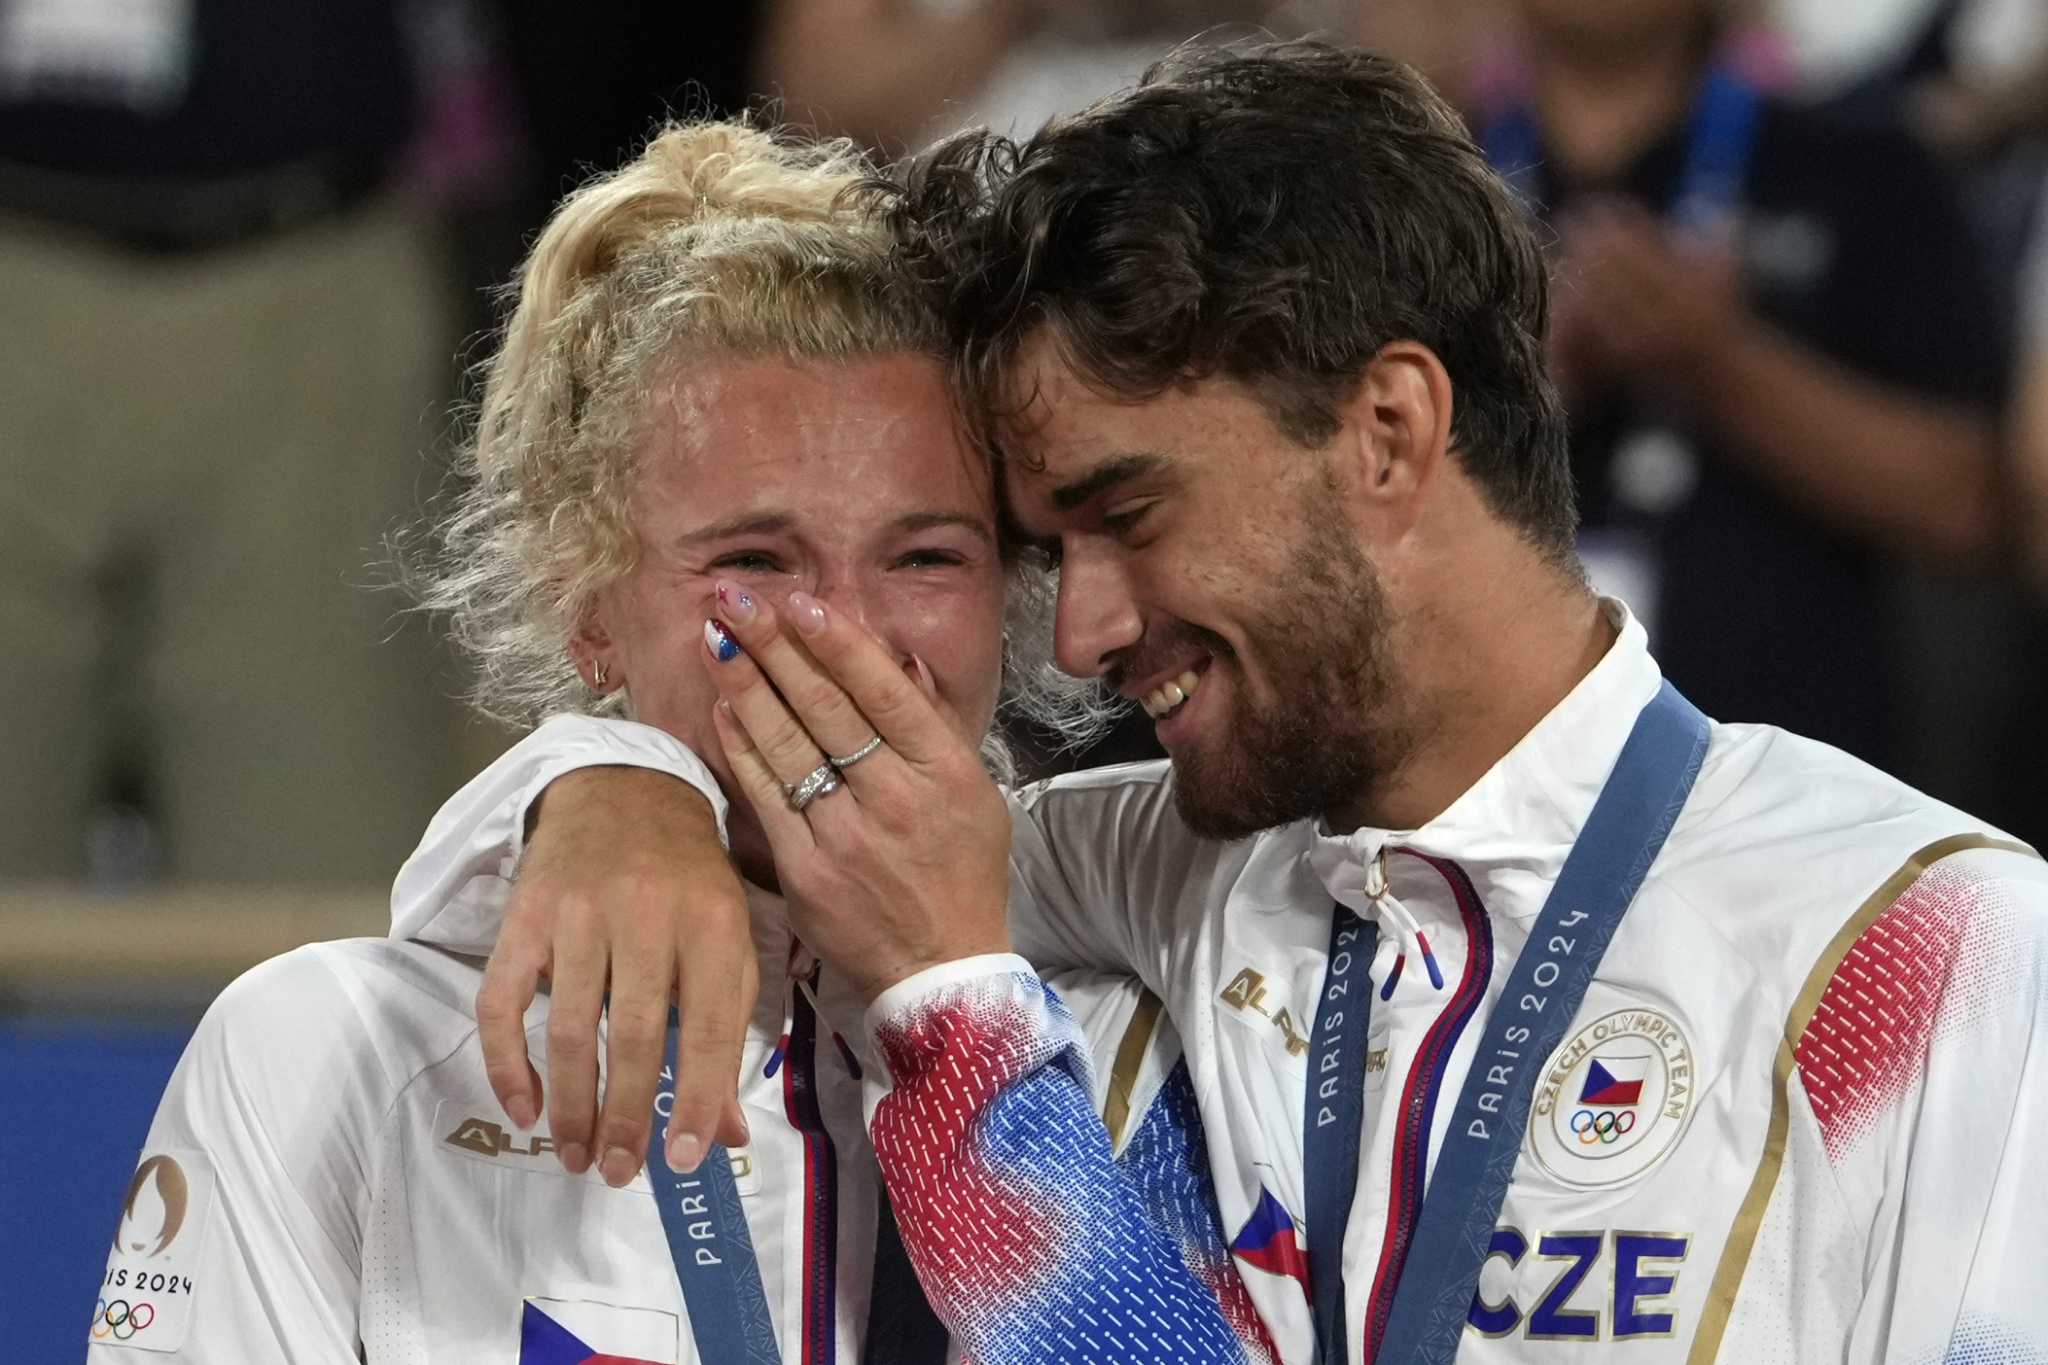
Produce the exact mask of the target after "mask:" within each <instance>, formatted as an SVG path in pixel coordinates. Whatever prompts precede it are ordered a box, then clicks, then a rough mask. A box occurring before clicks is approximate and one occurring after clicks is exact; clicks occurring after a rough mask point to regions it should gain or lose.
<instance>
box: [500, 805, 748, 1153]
mask: <svg viewBox="0 0 2048 1365" xmlns="http://www.w3.org/2000/svg"><path fill="white" fill-rule="evenodd" d="M537 809H544V818H542V819H541V820H540V821H539V822H538V823H537V824H536V825H535V827H534V830H533V835H532V837H531V839H530V840H529V841H528V843H527V847H526V853H525V856H524V857H523V858H522V859H521V861H520V865H519V871H518V874H517V879H516V882H515V884H514V886H513V890H512V897H511V902H510V905H509V907H508V909H507V911H506V917H505V927H504V931H503V933H502V934H501V935H500V936H499V939H498V946H497V950H496V951H495V952H493V953H492V954H491V960H490V963H489V965H488V966H487V967H486V968H485V969H484V982H483V986H482V988H481V989H479V990H478V992H477V997H476V1017H477V1031H478V1034H479V1036H480V1037H481V1039H482V1041H483V1047H484V1067H485V1070H486V1072H487V1074H488V1075H489V1077H490V1081H491V1089H492V1091H493V1092H495V1093H496V1095H497V1097H498V1100H499V1102H500V1103H501V1104H503V1105H504V1107H505V1112H506V1114H507V1115H509V1116H510V1117H511V1119H512V1121H513V1122H514V1123H516V1124H518V1125H519V1126H520V1127H522V1128H524V1127H531V1126H532V1124H533V1123H534V1121H535V1120H536V1119H537V1118H538V1116H539V1113H540V1098H541V1085H540V1077H539V1075H538V1074H537V1073H536V1072H535V1071H534V1069H533V1066H532V1064H531V1062H529V1061H528V1060H527V1055H526V1032H525V1027H526V1026H525V1019H524V1016H525V1013H526V1008H527V1006H528V1005H530V1004H532V1003H533V996H534V990H535V988H536V986H537V985H538V983H539V982H540V981H541V980H542V979H547V980H548V981H550V982H551V987H550V995H551V997H552V999H551V1004H550V1008H549V1011H548V1086H547V1092H546V1094H547V1102H548V1122H549V1127H550V1128H551V1129H552V1131H553V1135H554V1140H555V1152H556V1155H557V1156H558V1157H559V1158H560V1160H561V1162H562V1164H563V1165H564V1166H565V1167H567V1168H568V1169H569V1170H570V1171H572V1172H575V1173H577V1174H579V1175H580V1174H581V1173H582V1172H584V1171H586V1170H588V1169H589V1168H590V1165H591V1163H592V1161H593V1160H595V1161H596V1163H597V1165H598V1168H599V1170H600V1171H602V1172H603V1174H604V1178H605V1181H606V1183H607V1184H610V1185H612V1186H615V1187H616V1186H619V1185H624V1184H625V1183H626V1182H627V1181H629V1180H631V1179H632V1178H633V1175H634V1173H635V1172H637V1171H638V1170H639V1169H640V1163H641V1161H642V1160H643V1159H644V1157H645V1153H646V1151H647V1137H648V1132H649V1129H650V1128H651V1126H652V1111H653V1104H654V1092H655V1088H656V1085H657V1082H658V1081H659V1079H660V1075H661V1069H662V1066H663V1064H664V1063H665V1061H666V1060H667V1059H666V1058H665V1057H664V1056H663V1048H664V1044H665V1042H666V1040H667V1032H668V1008H669V1002H670V1000H671V999H674V1000H675V1001H677V1002H678V1006H679V1020H680V1022H679V1028H678V1038H679V1042H678V1047H677V1051H678V1053H679V1054H680V1056H679V1063H678V1068H677V1074H676V1087H675V1109H674V1110H673V1112H672V1113H671V1115H670V1117H669V1122H668V1131H667V1135H666V1142H667V1150H668V1159H669V1164H670V1165H671V1166H673V1167H675V1168H676V1169H678V1170H693V1169H695V1168H696V1166H697V1163H698V1162H699V1161H701V1160H702V1159H703V1156H704V1152H705V1150H706V1148H707V1147H708V1146H709V1144H710V1143H712V1142H714V1141H715V1142H720V1143H724V1144H727V1145H729V1146H739V1145H742V1144H744V1143H745V1142H746V1141H747V1125H746V1120H745V1118H743V1117H742V1116H741V1113H740V1107H739V1099H738V1086H739V1069H740V1048H741V1046H742V1044H743V1043H744V1041H745V1038H746V1029H747V1019H748V1017H749V1015H750V1014H751V1013H752V1011H753V1008H754V997H755V994H756V993H757V991H758V990H759V989H760V979H759V976H760V973H759V968H758V966H757V964H756V961H755V956H754V941H753V935H752V931H751V928H750V926H749V923H748V912H747V901H746V893H745V891H744V890H743V889H742V887H741V885H740V879H739V875H738V874H737V873H736V872H734V871H733V867H732V861H731V859H730V858H728V857H727V856H726V852H725V849H724V847H723V846H722V845H721V844H720V843H719V841H718V826H717V820H716V817H715V816H714V814H713V813H712V810H711V807H710V804H709V803H708V802H706V801H705V800H704V798H703V797H702V796H701V795H699V794H698V793H697V792H695V791H693V790H692V789H691V788H690V787H689V786H688V785H687V784H685V783H683V782H681V781H679V780H677V779H675V778H673V777H670V776H668V775H666V774H664V773H656V772H649V771H646V770H644V769H639V768H609V767H606V768H586V769H583V770H581V771H578V772H574V773H570V774H567V775H565V776H563V777H561V778H558V779H557V780H556V781H555V782H554V783H553V784H551V785H550V786H549V787H548V789H547V791H546V792H545V793H543V795H542V799H541V801H540V802H538V803H537ZM607 987H609V990H610V996H611V999H610V1005H609V1014H610V1018H611V1024H610V1033H609V1038H608V1043H607V1048H608V1055H607V1068H606V1079H605V1092H604V1109H603V1113H602V1114H599V1113H598V1109H597V1024H598V1016H599V1014H600V1013H602V1012H605V1011H606V1009H607V1006H606V1001H605V995H606V990H607Z"/></svg>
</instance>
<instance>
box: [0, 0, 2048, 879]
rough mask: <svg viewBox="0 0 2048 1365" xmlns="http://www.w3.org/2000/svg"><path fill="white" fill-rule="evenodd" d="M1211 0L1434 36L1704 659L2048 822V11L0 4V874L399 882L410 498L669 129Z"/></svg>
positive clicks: (430, 650) (948, 104) (890, 119)
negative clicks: (580, 225)
mask: <svg viewBox="0 0 2048 1365" xmlns="http://www.w3.org/2000/svg"><path fill="white" fill-rule="evenodd" d="M1219 25H1243V26H1246V27H1247V28H1248V29H1254V28H1255V29H1260V30H1264V31H1268V32H1271V33H1273V34H1277V35H1281V36H1294V35H1299V34H1316V35H1320V36H1326V37H1332V38H1337V39H1341V40H1345V41H1355V42H1361V43H1364V44H1367V45H1370V46H1374V47H1378V48H1380V49H1382V50H1386V51H1390V52H1392V53H1394V54H1395V55H1398V56H1401V57H1404V58H1405V59H1407V60H1409V61H1411V62H1413V63H1415V64H1416V65H1417V66H1419V67H1420V68H1422V70H1423V71H1424V72H1425V73H1426V74H1428V75H1429V76H1430V77H1431V78H1432V79H1433V80H1434V81H1436V83H1437V84H1438V85H1439V86H1440V87H1441V88H1442V89H1443V90H1444V91H1445V92H1446V93H1447V94H1448V95H1449V96H1450V97H1451V98H1452V99H1453V100H1454V101H1455V102H1456V103H1457V104H1458V105H1459V106H1460V107H1461V108H1462V109H1464V110H1465V111H1466V112H1467V115H1468V117H1469V119H1470V121H1471V124H1472V126H1473V129H1474V131H1475V135H1476V136H1478V137H1480V139H1481V141H1482V145H1484V146H1485V147H1486V148H1487V149H1488V151H1489V153H1490V154H1491V155H1493V156H1494V157H1495V159H1496V163H1497V164H1499V165H1500V166H1501V167H1502V169H1503V170H1504V171H1506V172H1508V173H1510V174H1511V175H1512V176H1513V177H1514V179H1515V183H1516V184H1517V185H1518V186H1519V187H1520V188H1521V189H1522V190H1523V191H1524V192H1525V193H1526V194H1527V195H1528V196H1529V199H1530V201H1531V204H1532V207H1533V208H1534V210H1535V211H1536V212H1538V213H1540V214H1541V215H1543V217H1544V218H1545V220H1546V221H1547V223H1548V224H1549V226H1550V240H1551V241H1552V243H1553V246H1554V254H1555V261H1556V269H1557V288H1556V292H1555V295H1554V307H1553V333H1554V335H1553V337H1552V350H1553V359H1554V363H1555V372H1556V374H1557V377H1558V380H1559V382H1560V384H1561V385H1562V386H1563V388H1564V390H1565V392H1566V396H1567V400H1568V403H1569V405H1570V407H1571V410H1572V412H1573V414H1574V417H1575V428H1576V430H1575V442H1576V444H1575V459H1576V465H1577V469H1578V473H1579V477H1580V494H1581V505H1582V509H1583V512H1584V516H1585V525H1586V529H1585V537H1584V542H1583V548H1584V552H1585V557H1586V559H1587V562H1588V565H1589V568H1590V570H1591V572H1592V573H1593V574H1594V576H1595V579H1596V581H1597V582H1599V583H1600V584H1602V585H1603V586H1604V587H1605V588H1606V589H1607V590H1609V591H1612V592H1615V593H1616V594H1618V595H1620V596H1622V597H1624V598H1625V599H1626V600H1628V601H1629V602H1630V603H1631V605H1632V606H1633V607H1634V608H1635V609H1636V610H1637V612H1638V613H1639V614H1640V615H1641V616H1643V617H1644V618H1645V619H1646V621H1647V622H1648V623H1649V625H1650V628H1651V632H1652V637H1653V642H1654V644H1655V647H1656V649H1657V651H1658V653H1659V655H1660V657H1661V658H1662V659H1663V661H1664V664H1665V666H1666V669H1667V671H1668V672H1669V673H1670V674H1671V675H1672V676H1673V678H1674V679H1675V680H1676V681H1677V682H1678V683H1679V685H1680V686H1681V687H1683V688H1684V689H1686V690H1687V691H1688V692H1689V693H1690V694H1691V695H1692V696H1693V697H1694V698H1695V699H1696V700H1697V701H1698V702H1699V703H1700V704H1701V705H1702V706H1703V707H1704V708H1705V709H1706V710H1707V711H1709V712H1710V713H1712V714H1715V715H1717V716H1718V717H1720V718H1722V719H1727V720H1745V721H1752V720H1753V721H1766V722H1772V723H1776V724H1781V725H1785V726H1787V727H1790V728H1792V729H1795V730H1799V731H1802V732H1805V733H1808V734H1811V735H1813V736H1815V737H1817V738H1821V739H1824V740H1827V741H1829V742H1832V743H1835V744H1838V745H1840V746H1842V747H1844V748H1847V749H1849V750H1850V751H1852V752H1854V753H1856V754H1858V755H1860V756H1862V757H1864V758H1867V759H1869V760H1870V761H1872V762H1874V763H1877V764H1879V765H1881V766H1883V767H1886V768H1889V769H1891V770H1892V771H1894V772H1896V773H1898V774H1899V775H1900V776H1902V777H1904V778H1906V779H1907V780H1909V781H1911V782H1913V783H1915V784H1916V785H1919V786H1921V787H1923V788H1925V789H1927V790H1929V791H1931V792H1933V793H1935V794H1936V795H1939V796H1941V797H1944V798H1946V799H1948V800H1950V801H1953V802H1955V803H1957V804H1959V805H1962V806H1965V807H1968V808H1970V809H1972V810H1973V811H1976V812H1978V813H1979V814H1981V815H1983V816H1984V817H1986V818H1988V819H1991V820H1993V821H1996V822H1999V823H2001V824H2003V825H2005V826H2007V827H2008V828H2009V829H2011V830H2012V831H2013V832H2014V833H2015V834H2017V835H2019V836H2020V837H2022V838H2025V839H2029V840H2031V841H2034V842H2037V843H2038V842H2039V841H2040V840H2042V839H2043V838H2044V837H2048V762H2044V760H2048V721H2044V719H2043V716H2042V708H2041V706H2040V705H2039V703H2038V698H2039V697H2040V695H2041V693H2042V690H2043V689H2042V681H2041V678H2042V669H2043V665H2044V662H2048V175H2044V170H2048V3H2044V0H1858V3H1855V4H1843V3H1839V2H1838V0H1727V2H1726V3H1723V2H1721V0H1351V2H1350V3H1341V2H1340V0H1297V2H1296V3H1290V4H1278V5H1276V4H1272V3H1255V2H1253V0H1124V2H1123V3H1108V2H1107V0H1096V2H1094V3H1081V2H1080V0H758V2H757V3H752V4H747V3H740V2H739V0H720V3H717V4H678V3H674V0H664V2H662V3H655V2H654V0H617V2H616V3H613V2H611V0H607V2H606V3H599V4H589V5H573V6H572V5H563V4H555V5H541V4H524V3H511V0H504V2H503V3H492V0H323V3H320V4H317V5H275V4H264V3H258V0H0V278H4V280H5V287H4V288H0V488H4V491H5V497H4V501H5V507H6V515H5V519H4V529H0V631H4V634H5V636H6V638H7V642H8V644H7V648H6V650H5V651H4V653H0V706H4V708H5V716H6V721H7V724H6V728H5V733H6V738H5V740H4V742H0V753H4V755H5V758H4V761H0V881H6V882H15V883H38V884H40V883H49V882H64V883H71V884H82V885H86V886H90V887H95V888H101V889H110V890H111V889H121V888H133V887H148V886H158V885H167V884H206V885H214V884H229V883H265V884H277V883H300V884H320V885H352V886H363V887H374V886H376V885H380V884H383V883H385V882H386V881H387V880H388V878H389V877H390V875H391V873H392V871H393V870H394V869H395V867H396V866H397V864H398V862H399V861H400V860H401V859H402V858H403V856H404V855H405V853H406V852H407V851H408V850H409V849H410V848H411V846H412V844H413V842H414V840H415V839H416V837H417V835H418V833H419V831H420V830H421V828H422V827H423V826H424V824H425V822H426V820H427V819H428V817H429V816H430V815H431V814H432V812H433V810H434V809H435V807H436V806H437V805H438V804H439V803H440V801H441V800H442V799H443V798H444V797H445V796H446V795H447V794H448V793H449V792H451V791H452V790H453V789H454V788H455V787H456V786H457V785H458V784H459V783H460V782H461V781H462V780H464V778H465V777H466V776H467V775H468V774H469V773H471V772H473V771H474V770H475V769H476V768H477V767H478V766H479V765H480V764H481V763H483V762H484V761H486V760H487V759H488V758H489V757H490V756H492V754H494V753H495V752H496V749H497V747H498V746H500V745H502V743H503V742H504V741H505V738H506V737H505V735H504V734H503V733H502V732H501V731H499V730H496V729H494V728H492V727H491V726H490V725H488V724H487V723H483V722H480V721H477V720H475V719H472V718H469V717H466V716H465V715H464V714H463V711H462V708H461V705H460V703H459V701H458V700H456V698H457V697H458V696H459V694H460V692H461V690H462V687H463V679H462V676H461V670H460V665H459V663H458V662H457V661H456V660H454V659H452V658H451V657H449V656H448V655H447V653H446V651H445V650H444V649H442V648H441V647H440V646H438V645H437V643H436V641H435V637H434V632H433V629H432V626H431V623H429V622H425V621H422V620H420V619H418V618H415V617H410V616H408V615H406V614H405V612H404V610H403V608H404V600H403V598H402V595H400V594H399V593H397V592H396V591H394V590H392V589H391V586H390V585H391V581H392V577H393V575H392V572H391V570H390V569H389V567H388V565H387V562H386V561H387V556H386V551H385V548H384V547H385V544H386V540H387V537H388V536H389V535H390V533H391V532H392V530H393V529H394V527H397V526H400V525H402V524H404V523H406V522H407V521H409V520H413V519H416V518H417V517H418V516H419V514H420V512H421V509H422V508H423V507H424V506H426V505H427V504H428V502H429V501H430V499H431V498H432V496H433V495H434V493H435V492H436V490H437V489H438V487H439V485H440V483H441V480H442V469H443V464H444V459H445V455H446V452H447V451H448V449H449V448H450V446H451V443H453V442H454V441H457V440H459V439H460V434H461V432H460V416H459V407H458V403H459V399H460V398H461V396H462V393H463V367H464V364H465V362H466V361H471V360H474V359H477V358H478V357H479V356H480V355H481V353H482V349H483V347H484V346H485V345H487V344H488V334H489V330H490V328H491V326H492V324H493V321H494V318H495V316H496V309H497V302H496V298H495V296H494V294H493V293H492V287H493V286H494V285H498V284H501V283H503V282H504V281H505V280H507V279H508V278H509V277H510V276H511V274H512V272H513V271H514V269H515V267H516V265H517V262H518V259H519V255H520V251H521V248H522V244H523V243H524V242H525V241H526V240H527V239H528V238H529V236H530V234H531V233H532V232H533V231H534V230H535V229H536V228H537V227H538V226H539V224H540V222H541V221H542V219H543V217H544V216H545V214H546V212H547V210H548V208H549V206H550V205H551V204H552V202H553V201H554V200H555V199H556V198H558V197H559V196H560V195H561V194H562V193H563V192H564V191H565V190H566V189H567V188H568V187H570V186H571V185H573V184H574V183H576V182H577V181H578V180H579V179H581V178H582V177H583V176H585V175H586V174H588V173H589V172H590V171H591V170H593V169H602V168H606V167H610V166H613V165H615V164H617V163H618V162H619V161H620V159H621V158H622V157H624V156H625V155H626V154H627V153H628V152H629V151H630V150H631V149H632V148H634V147H635V146H636V145H637V143H638V142H639V141H640V140H641V139H642V138H643V137H644V136H645V135H646V133H647V131H648V129H649V128H650V126H651V125H652V124H653V123H654V121H656V120H657V119H659V118H661V117H662V116H663V115H664V114H666V113H675V114H682V115H688V114H701V113H733V112H737V111H740V110H744V109H749V108H756V109H758V108H761V107H762V105H763V102H764V101H771V100H772V101H773V103H772V104H770V105H768V112H767V114H766V115H765V116H766V117H768V118H771V119H776V120H780V121H786V122H788V123H791V124H794V125H798V126H802V127H807V128H815V129H817V130H819V131H823V132H827V133H833V134H843V135H845V136H848V137H852V138H855V139H857V140H859V141H861V142H863V143H865V144H868V145H871V146H874V147H876V148H879V149H880V150H882V151H883V152H885V153H895V152H901V151H903V150H905V149H907V148H910V147H914V146H916V145H919V144H921V143H922V142H924V141H926V140H928V139H929V138H931V137H933V136H935V135H937V134H940V133H943V132H946V131H950V130H952V129H954V128H957V127H960V126H964V125H967V124H973V123H987V124H991V125H993V126H996V127H998V128H999V129H1000V128H1007V129H1010V130H1013V131H1015V132H1018V133H1026V132H1028V131H1030V130H1031V129H1032V128H1034V127H1036V126H1037V125H1038V124H1039V123H1040V122H1042V121H1043V120H1044V119H1046V118H1047V117H1050V116H1052V115H1055V114H1057V113H1060V112H1061V111H1064V110H1069V109H1074V108H1078V107H1079V106H1081V105H1082V104H1084V103H1086V102H1087V101H1088V100H1089V99H1091V98H1092V97H1094V96H1096V95H1098V94H1102V93H1105V92H1107V91H1109V90H1111V89H1114V88H1116V87H1118V86H1120V85H1122V84H1125V83H1127V82H1128V81H1130V80H1131V79H1132V78H1134V77H1135V76H1136V75H1137V74H1138V73H1139V72H1140V71H1141V70H1142V69H1143V68H1144V66H1145V65H1146V64H1147V63H1148V62H1149V61H1150V60H1152V59H1153V58H1155V57H1157V56H1158V55H1160V54H1161V53H1162V52H1164V51H1165V50H1166V49H1167V48H1169V47H1171V46H1172V45H1173V44H1175V43H1177V42H1179V41H1181V40H1184V39H1186V38H1187V37H1189V36H1190V35H1192V34H1195V33H1198V32H1203V31H1207V30H1211V29H1213V28H1215V27H1216V26H1219ZM1148 744H1149V739H1148V736H1147V733H1146V730H1145V729H1144V728H1143V727H1142V726H1138V727H1127V728H1126V729H1125V730H1124V731H1122V732H1120V733H1119V735H1118V736H1117V737H1116V739H1114V740H1113V741H1112V743H1111V745H1110V746H1109V747H1107V748H1106V749H1105V750H1103V751H1102V752H1100V753H1098V754H1096V755H1094V756H1092V759H1094V760H1100V759H1102V758H1105V757H1134V756H1140V755H1142V754H1144V753H1146V752H1147V745H1148ZM1064 761H1068V762H1071V761H1073V760H1071V759H1067V760H1064ZM1788 871H1790V869H1788Z"/></svg>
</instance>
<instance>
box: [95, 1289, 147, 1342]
mask: <svg viewBox="0 0 2048 1365" xmlns="http://www.w3.org/2000/svg"><path fill="white" fill-rule="evenodd" d="M155 1321H156V1305H155V1304H153V1303H151V1302H149V1301H148V1300H147V1299H144V1300H143V1301H142V1302H140V1303H136V1304H132V1305H131V1304H130V1303H129V1302H128V1300H126V1299H115V1300H114V1301H113V1302H112V1303H108V1302H107V1301H106V1300H105V1299H101V1300H100V1302H99V1307H97V1308H95V1309H93V1310H92V1335H93V1340H95V1341H102V1340H105V1339H106V1338H107V1337H112V1338H113V1339H114V1340H116V1341H126V1340H128V1338H130V1337H132V1336H134V1335H135V1334H136V1333H137V1332H140V1331H141V1330H142V1329H143V1328H145V1327H147V1326H149V1325H150V1324H151V1323H152V1322H155Z"/></svg>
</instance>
